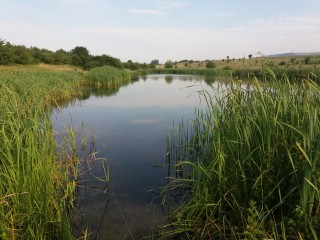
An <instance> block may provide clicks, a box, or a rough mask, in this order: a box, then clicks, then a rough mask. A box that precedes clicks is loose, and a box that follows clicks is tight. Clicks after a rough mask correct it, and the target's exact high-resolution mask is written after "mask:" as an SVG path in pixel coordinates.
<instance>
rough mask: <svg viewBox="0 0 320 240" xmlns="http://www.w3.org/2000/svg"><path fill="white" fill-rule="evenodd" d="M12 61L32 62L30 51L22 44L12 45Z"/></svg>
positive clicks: (20, 62)
mask: <svg viewBox="0 0 320 240" xmlns="http://www.w3.org/2000/svg"><path fill="white" fill-rule="evenodd" d="M13 54H14V62H15V63H17V64H24V65H25V64H31V63H34V61H33V56H32V54H31V51H30V50H29V49H27V48H26V47H25V46H23V45H18V46H14V47H13Z"/></svg>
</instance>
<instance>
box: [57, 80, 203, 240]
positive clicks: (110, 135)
mask: <svg viewBox="0 0 320 240" xmlns="http://www.w3.org/2000/svg"><path fill="white" fill-rule="evenodd" d="M208 88H209V86H208V85H207V84H206V83H205V81H203V77H199V76H186V75H172V76H168V75H149V76H147V77H144V78H140V79H139V80H137V81H134V82H132V83H130V84H128V85H126V86H122V87H121V88H120V89H119V91H117V92H116V93H111V94H110V91H103V90H101V89H100V90H97V91H94V90H92V91H91V92H90V95H89V96H88V98H86V99H83V100H75V101H74V102H72V103H70V104H69V105H68V106H66V107H63V108H60V109H58V110H56V111H55V112H54V113H53V115H52V120H53V126H54V131H55V132H56V133H57V138H58V140H59V141H62V139H63V136H64V135H65V134H66V129H68V128H70V127H72V128H73V129H74V130H75V132H76V136H75V138H76V143H77V146H78V150H77V151H78V154H79V156H80V159H81V172H80V177H79V179H78V185H77V201H76V203H77V205H76V206H77V211H76V213H75V215H74V223H73V228H74V234H75V236H79V234H80V233H81V231H82V230H83V229H84V228H86V227H88V229H89V232H91V235H90V239H142V238H143V237H148V236H149V235H150V234H152V229H153V228H154V227H156V226H157V225H159V224H163V223H166V210H165V208H163V206H161V197H160V195H159V192H160V189H161V187H163V186H164V185H165V184H166V177H167V175H166V174H167V170H166V155H167V143H166V139H167V136H168V134H169V133H170V131H171V130H172V129H173V126H174V125H178V124H179V123H180V122H181V121H182V119H183V121H185V122H186V121H188V120H189V119H190V118H193V116H194V111H195V109H196V108H199V107H200V108H201V107H204V106H205V103H204V102H203V101H200V98H199V94H198V93H197V91H202V90H203V89H208ZM202 105H204V106H202ZM84 139H85V140H84ZM106 177H108V178H109V181H106Z"/></svg>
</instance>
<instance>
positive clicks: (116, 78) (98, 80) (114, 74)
mask: <svg viewBox="0 0 320 240" xmlns="http://www.w3.org/2000/svg"><path fill="white" fill-rule="evenodd" d="M87 77H88V79H89V82H90V84H91V85H94V86H96V87H112V88H116V87H120V86H121V85H123V84H126V83H129V82H130V80H131V71H128V70H121V69H117V68H114V67H110V66H104V67H97V68H92V69H91V70H90V71H89V72H88V73H87Z"/></svg>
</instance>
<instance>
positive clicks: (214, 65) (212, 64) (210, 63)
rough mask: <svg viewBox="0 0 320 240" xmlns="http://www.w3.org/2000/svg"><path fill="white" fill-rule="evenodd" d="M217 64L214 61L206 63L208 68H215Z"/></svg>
mask: <svg viewBox="0 0 320 240" xmlns="http://www.w3.org/2000/svg"><path fill="white" fill-rule="evenodd" d="M215 67H216V64H215V63H214V62H213V61H208V62H207V63H206V68H215Z"/></svg>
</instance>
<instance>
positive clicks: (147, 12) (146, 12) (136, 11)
mask: <svg viewBox="0 0 320 240" xmlns="http://www.w3.org/2000/svg"><path fill="white" fill-rule="evenodd" d="M128 11H129V12H130V13H134V14H142V15H164V14H163V12H161V11H159V10H153V9H129V10H128Z"/></svg>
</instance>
